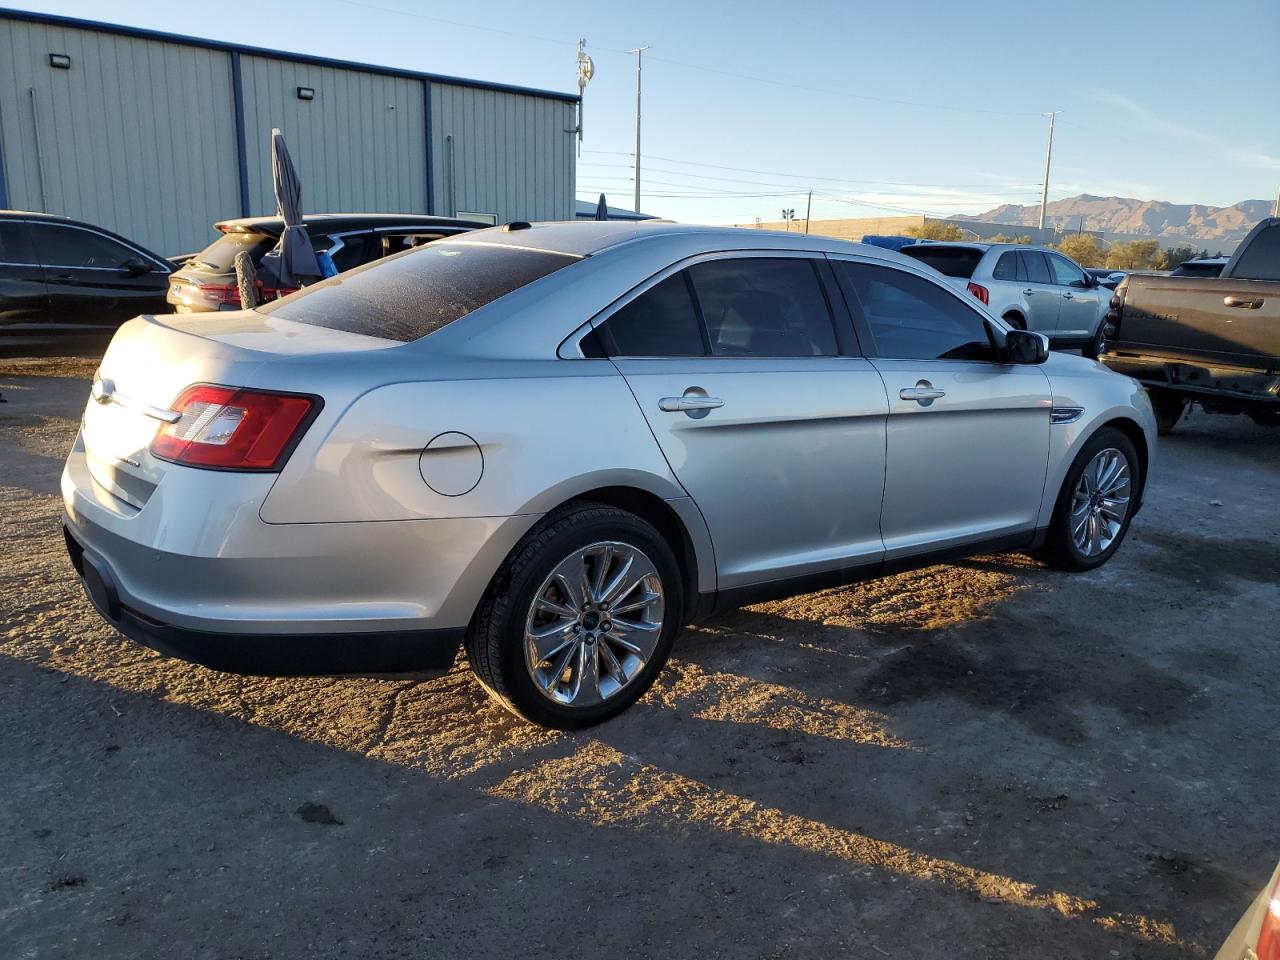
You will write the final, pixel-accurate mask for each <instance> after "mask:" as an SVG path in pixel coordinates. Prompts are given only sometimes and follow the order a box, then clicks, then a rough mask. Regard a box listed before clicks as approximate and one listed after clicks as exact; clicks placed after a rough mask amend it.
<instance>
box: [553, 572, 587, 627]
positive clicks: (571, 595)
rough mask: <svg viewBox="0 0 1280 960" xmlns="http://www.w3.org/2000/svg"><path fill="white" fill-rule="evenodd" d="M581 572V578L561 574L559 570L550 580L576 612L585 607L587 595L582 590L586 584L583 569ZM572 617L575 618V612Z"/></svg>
mask: <svg viewBox="0 0 1280 960" xmlns="http://www.w3.org/2000/svg"><path fill="white" fill-rule="evenodd" d="M562 566H563V565H562ZM583 571H584V572H583V574H582V576H581V577H578V576H572V575H569V574H566V573H562V572H561V571H560V570H557V571H556V572H555V573H554V574H552V579H553V580H554V581H555V582H556V584H558V585H559V587H560V590H561V591H562V592H563V593H564V595H565V598H566V599H567V600H568V601H569V603H570V604H572V605H573V606H574V607H576V608H577V609H578V610H581V609H582V608H583V607H585V606H586V605H587V593H586V591H585V590H583V589H582V588H583V586H584V585H585V584H586V573H585V567H584V568H583ZM574 616H577V613H576V611H575V613H574Z"/></svg>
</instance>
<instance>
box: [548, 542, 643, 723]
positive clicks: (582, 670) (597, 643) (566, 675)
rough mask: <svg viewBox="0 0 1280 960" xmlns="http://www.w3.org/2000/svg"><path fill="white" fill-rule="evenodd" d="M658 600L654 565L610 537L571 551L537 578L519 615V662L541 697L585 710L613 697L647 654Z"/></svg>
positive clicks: (636, 550) (631, 548)
mask: <svg viewBox="0 0 1280 960" xmlns="http://www.w3.org/2000/svg"><path fill="white" fill-rule="evenodd" d="M665 612H666V601H665V597H664V594H663V590H662V578H661V577H660V576H659V575H658V568H657V567H655V566H654V564H653V561H652V560H650V559H649V558H648V557H647V556H645V554H644V553H643V552H642V551H640V550H638V549H636V548H635V547H633V546H631V545H630V544H626V543H620V542H618V541H614V540H608V541H601V542H599V543H593V544H590V545H589V546H586V547H583V548H582V549H581V550H575V551H574V552H573V553H571V554H569V556H567V557H565V558H564V559H563V560H561V561H560V563H559V564H557V565H556V568H555V569H554V570H552V571H551V574H550V575H549V576H548V577H547V578H546V580H544V581H543V582H542V586H541V587H539V588H538V592H537V593H536V594H535V595H534V599H533V603H532V605H531V606H530V609H529V615H528V616H527V617H526V618H525V627H524V651H525V653H524V658H525V667H526V668H527V669H528V671H529V677H530V678H531V679H532V680H533V684H534V686H535V687H537V688H538V690H539V691H540V692H541V693H542V695H543V696H545V697H546V698H547V699H549V700H551V701H553V702H555V703H559V704H562V705H564V706H571V707H589V706H593V705H595V704H597V703H600V702H602V701H604V700H608V699H609V698H610V697H613V696H615V695H616V694H618V693H619V692H620V691H621V690H622V689H623V688H624V687H626V686H627V685H628V684H630V683H631V682H632V681H633V680H634V679H635V678H636V677H637V676H639V674H640V672H641V671H643V670H644V667H645V664H646V663H648V662H649V660H650V658H651V657H652V656H653V651H654V648H655V647H657V645H658V639H659V637H661V635H662V623H663V616H664V615H665Z"/></svg>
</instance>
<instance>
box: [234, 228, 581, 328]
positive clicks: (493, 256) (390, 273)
mask: <svg viewBox="0 0 1280 960" xmlns="http://www.w3.org/2000/svg"><path fill="white" fill-rule="evenodd" d="M579 259H580V258H579V257H576V256H573V255H571V254H567V253H552V252H549V251H545V250H527V249H523V248H520V247H508V246H487V245H484V244H474V243H445V244H438V243H437V244H430V245H428V246H424V247H418V248H416V249H413V250H406V251H404V252H403V253H398V254H395V255H393V256H390V257H387V258H386V259H385V260H378V261H376V262H374V263H369V264H366V265H364V266H362V267H357V268H356V269H354V270H350V271H348V272H347V273H342V274H339V275H338V276H336V277H330V278H329V279H328V280H324V281H321V282H320V283H317V284H316V285H315V286H311V287H307V288H306V289H304V290H300V291H298V292H297V293H295V294H292V295H290V296H288V297H285V298H284V299H282V300H277V301H275V302H273V303H269V304H266V305H265V306H262V307H259V308H258V310H259V312H261V313H264V314H271V315H275V316H279V317H283V318H284V319H286V320H294V321H296V322H298V323H309V324H312V325H314V326H317V327H327V328H328V329H330V330H343V331H345V332H347V333H359V334H363V335H364V336H368V337H382V338H384V339H387V340H400V341H402V342H404V343H408V342H409V341H410V340H418V339H421V338H422V337H425V336H427V335H428V334H430V333H434V332H435V331H437V330H439V329H440V328H441V327H444V326H446V325H447V324H450V323H452V322H453V321H454V320H457V319H458V318H460V317H465V316H466V315H467V314H468V313H471V312H472V311H474V310H478V309H479V308H480V307H483V306H484V305H485V304H488V303H492V302H493V301H494V300H497V299H498V298H499V297H504V296H506V295H507V294H508V293H511V292H512V291H513V290H518V289H519V288H520V287H523V286H525V285H526V284H529V283H532V282H533V281H535V280H538V279H541V278H542V277H545V276H547V275H548V274H550V273H554V272H555V271H557V270H559V269H561V268H562V267H567V266H569V264H571V263H576V262H577V261H578V260H579Z"/></svg>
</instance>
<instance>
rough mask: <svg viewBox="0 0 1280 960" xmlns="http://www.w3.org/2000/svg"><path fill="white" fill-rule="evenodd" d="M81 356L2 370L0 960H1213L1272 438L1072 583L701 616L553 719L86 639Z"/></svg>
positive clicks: (1267, 540)
mask: <svg viewBox="0 0 1280 960" xmlns="http://www.w3.org/2000/svg"><path fill="white" fill-rule="evenodd" d="M93 366H94V364H93V361H92V360H57V359H45V360H30V361H21V360H7V361H3V362H0V393H3V396H4V398H5V400H6V401H7V403H5V404H3V405H0V504H2V506H0V510H2V513H0V584H2V588H0V836H2V837H3V849H4V855H3V856H0V945H2V946H0V955H3V956H4V957H5V958H10V957H12V958H32V957H41V958H44V957H92V958H94V960H105V958H116V957H119V958H129V960H134V958H139V957H184V958H187V957H190V958H236V957H242V958H268V957H272V958H284V957H307V958H325V957H359V958H378V957H413V958H424V957H427V958H430V957H522V958H526V957H527V958H534V957H556V958H572V957H606V956H618V957H646V958H647V957H659V958H665V957H697V958H699V960H709V958H713V957H733V958H738V957H788V958H789V957H797V958H798V957H805V958H809V957H812V958H831V957H868V958H873V960H874V958H877V957H881V956H893V957H947V958H962V957H974V958H987V957H1102V958H1110V957H1152V958H1154V957H1161V958H1163V957H1198V956H1206V955H1209V956H1211V955H1212V953H1213V951H1214V950H1215V949H1216V947H1217V945H1218V944H1219V943H1220V942H1221V941H1222V939H1223V938H1224V937H1225V936H1226V934H1227V932H1228V930H1229V928H1230V927H1231V925H1232V923H1233V922H1234V921H1235V919H1236V918H1237V917H1238V916H1239V915H1240V914H1241V913H1242V912H1243V911H1244V909H1245V907H1246V905H1247V904H1248V902H1249V900H1250V899H1251V898H1252V896H1253V895H1254V894H1255V893H1256V892H1257V890H1258V888H1260V887H1261V885H1262V884H1263V882H1264V881H1265V879H1266V877H1267V876H1268V874H1269V872H1270V870H1271V869H1272V867H1273V866H1274V864H1275V861H1276V859H1277V858H1280V831H1278V830H1277V826H1276V825H1277V823H1278V822H1280V797H1278V795H1277V790H1276V787H1277V772H1276V756H1277V750H1276V744H1277V732H1276V731H1277V725H1276V719H1277V717H1276V709H1275V703H1276V699H1275V691H1276V689H1277V687H1278V685H1280V658H1278V657H1277V656H1276V652H1277V649H1278V648H1277V637H1278V629H1277V622H1278V617H1277V614H1278V613H1280V509H1278V507H1277V503H1278V501H1280V431H1277V430H1274V429H1273V430H1270V431H1268V430H1266V429H1264V428H1262V427H1258V426H1255V425H1254V424H1253V423H1251V422H1249V421H1248V420H1245V419H1244V418H1231V417H1212V416H1205V415H1202V414H1201V415H1197V416H1192V417H1191V418H1190V419H1189V420H1188V421H1187V422H1185V423H1184V424H1183V425H1182V426H1181V427H1180V429H1179V431H1178V432H1177V433H1176V434H1175V435H1174V436H1173V437H1170V438H1168V439H1167V440H1166V441H1165V442H1164V443H1163V445H1162V448H1161V452H1160V457H1159V462H1158V463H1157V466H1156V470H1155V472H1154V475H1153V477H1152V480H1151V487H1150V492H1149V495H1148V502H1147V506H1146V508H1145V509H1144V511H1143V512H1142V513H1141V514H1140V515H1139V517H1138V518H1137V520H1136V522H1135V524H1134V526H1133V529H1132V532H1131V533H1130V535H1129V539H1128V541H1127V542H1126V544H1125V545H1124V547H1123V548H1122V549H1121V550H1120V552H1119V554H1118V555H1117V557H1116V558H1115V559H1114V560H1113V561H1112V562H1111V563H1109V564H1108V565H1107V566H1106V567H1104V568H1102V569H1101V570H1098V571H1095V572H1093V573H1090V574H1084V575H1074V576H1072V575H1066V574H1061V573H1056V572H1052V571H1049V570H1047V569H1044V568H1042V567H1040V566H1038V565H1036V564H1034V563H1032V562H1031V561H1028V560H1026V559H1023V558H1021V557H1018V556H1012V555H1010V556H997V557H985V558H980V559H976V560H972V561H966V562H963V563H957V564H953V565H943V566H936V567H932V568H930V569H927V570H923V571H920V572H917V573H911V574H906V575H902V576H897V577H894V578H892V579H888V580H884V581H881V582H877V583H870V584H866V585H862V586H858V587H854V588H850V589H840V590H830V591H826V592H822V593H816V594H811V595H809V596H804V597H799V598H796V599H793V600H788V601H785V602H779V603H771V604H766V605H762V606H757V607H752V608H750V609H746V610H742V611H739V612H736V613H733V614H730V615H727V616H722V617H720V618H718V619H716V620H714V621H712V622H710V623H708V624H705V625H703V626H701V627H699V628H696V629H690V630H689V631H687V632H686V634H685V635H684V636H683V637H682V638H681V640H680V641H679V642H678V643H677V647H676V652H675V657H674V659H673V661H672V663H671V666H670V667H669V668H668V670H667V671H666V672H665V674H664V675H663V677H662V679H661V680H660V682H659V686H658V687H657V689H655V690H654V691H653V692H652V693H651V694H650V695H649V696H647V697H646V698H645V699H644V700H643V701H642V702H641V703H640V704H639V705H637V706H636V707H635V708H633V709H632V710H631V711H629V712H628V713H627V714H626V715H624V716H623V717H622V718H620V719H618V720H616V721H614V722H612V723H610V724H607V725H605V726H603V727H599V728H597V729H594V730H591V731H588V732H586V733H583V734H578V735H566V734H552V733H548V732H544V731H540V730H537V729H534V728H532V727H528V726H524V725H522V724H520V723H519V722H517V721H516V720H514V719H513V718H512V717H510V716H508V715H507V714H506V713H505V712H503V711H502V710H500V709H498V708H497V707H495V706H494V705H493V704H491V703H490V702H489V701H488V700H487V699H486V698H485V696H484V694H483V693H482V691H481V690H480V688H479V686H478V684H476V683H475V682H474V681H473V680H472V679H471V677H470V675H469V674H468V673H467V672H466V671H465V669H464V668H463V667H461V666H459V667H457V668H455V670H454V671H453V672H452V673H450V674H449V675H448V676H446V677H444V678H442V679H439V680H434V681H427V682H418V683H413V682H402V681H376V680H267V679H245V678H240V677H234V676H228V675H224V674H218V673H214V672H211V671H208V670H205V669H203V668H200V667H195V666H190V665H187V664H185V663H181V662H178V661H174V660H166V659H163V658H161V657H160V656H158V655H157V654H154V653H152V652H150V651H148V650H146V649H144V648H142V647H139V646H136V645H134V644H131V643H130V642H128V641H126V640H124V639H123V638H121V637H120V636H119V635H117V634H116V633H114V632H113V631H112V630H111V629H110V628H108V627H107V626H106V625H105V624H104V623H103V622H102V621H101V620H100V619H99V618H98V617H97V616H96V615H95V614H94V612H93V611H92V609H91V608H90V606H89V604H88V602H87V601H86V600H85V599H84V597H83V596H82V595H81V591H80V587H79V585H78V583H77V582H76V580H75V577H74V576H73V574H72V572H71V568H70V566H69V564H68V562H67V560H66V558H65V556H64V553H63V548H62V545H61V541H60V535H59V530H58V516H59V509H60V501H59V498H58V495H57V489H58V475H59V471H60V469H61V465H62V459H63V456H64V454H65V451H66V449H67V447H68V446H69V444H70V442H71V440H72V437H73V436H74V433H75V430H76V424H77V421H78V419H79V416H80V411H81V409H82V406H83V404H84V401H85V398H86V396H87V393H88V379H87V378H88V377H89V375H90V374H91V372H92V370H93ZM192 509H199V504H192Z"/></svg>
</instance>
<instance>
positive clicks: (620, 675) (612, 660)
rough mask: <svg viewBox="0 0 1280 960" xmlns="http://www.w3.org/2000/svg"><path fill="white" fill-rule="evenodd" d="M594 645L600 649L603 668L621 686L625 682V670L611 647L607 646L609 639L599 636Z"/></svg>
mask: <svg viewBox="0 0 1280 960" xmlns="http://www.w3.org/2000/svg"><path fill="white" fill-rule="evenodd" d="M596 646H597V647H598V648H599V650H600V659H601V660H602V661H603V662H604V668H605V670H606V671H608V673H609V675H610V676H611V677H613V679H615V680H617V681H618V685H619V686H622V685H623V684H625V683H626V682H627V672H626V671H625V670H623V669H622V664H621V663H620V662H619V661H618V657H617V655H616V654H614V652H613V648H612V647H610V646H609V641H608V640H606V639H605V638H603V637H601V638H600V640H599V642H598V643H597V644H596Z"/></svg>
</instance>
